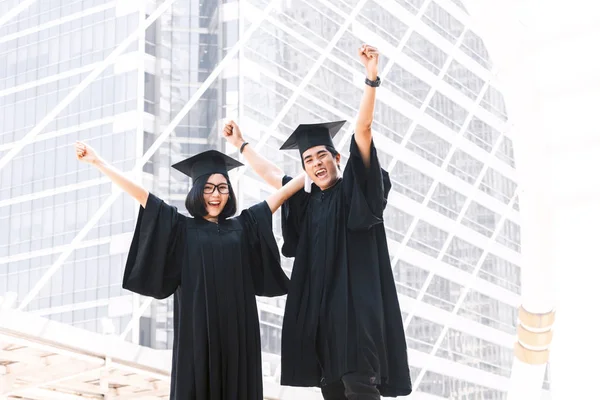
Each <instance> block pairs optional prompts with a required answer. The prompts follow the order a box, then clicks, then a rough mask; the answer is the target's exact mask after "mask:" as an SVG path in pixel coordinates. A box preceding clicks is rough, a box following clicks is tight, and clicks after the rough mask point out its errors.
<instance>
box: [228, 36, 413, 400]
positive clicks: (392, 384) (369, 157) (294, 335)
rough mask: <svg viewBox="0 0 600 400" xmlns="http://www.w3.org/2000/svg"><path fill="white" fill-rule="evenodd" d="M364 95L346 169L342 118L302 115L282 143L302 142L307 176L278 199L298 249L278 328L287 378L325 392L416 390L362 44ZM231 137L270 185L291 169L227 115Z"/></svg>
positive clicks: (288, 246) (289, 251) (374, 61)
mask: <svg viewBox="0 0 600 400" xmlns="http://www.w3.org/2000/svg"><path fill="white" fill-rule="evenodd" d="M359 57H360V59H361V61H362V63H363V64H364V65H365V67H366V70H367V78H366V80H365V88H364V93H363V98H362V101H361V104H360V109H359V114H358V117H357V122H356V129H355V134H354V136H353V137H352V141H351V144H350V156H349V160H348V163H347V165H346V167H345V169H344V171H343V174H342V172H341V171H340V167H339V165H340V154H339V153H338V152H337V151H336V150H335V148H334V146H333V141H332V137H333V136H334V135H335V134H336V133H337V132H338V131H339V130H340V129H341V127H342V126H343V124H344V122H345V121H338V122H331V123H323V124H303V125H300V126H298V128H297V129H296V131H295V132H294V133H293V134H292V135H291V136H290V138H289V139H288V140H287V141H286V142H285V143H284V145H283V146H282V149H284V150H287V149H298V150H299V152H300V156H301V158H302V164H303V168H304V170H305V171H306V173H307V176H308V177H309V178H310V179H311V181H312V182H314V183H312V184H311V186H310V193H307V191H308V187H307V191H300V192H298V193H296V195H294V196H293V197H292V198H290V199H289V200H288V201H287V202H286V203H284V206H283V208H282V232H283V237H284V244H283V249H282V253H283V254H284V255H285V256H287V257H295V258H296V259H295V262H294V269H293V273H292V277H291V283H290V288H289V294H288V297H287V303H286V309H285V315H284V320H283V333H282V354H281V357H282V359H281V363H282V375H281V383H282V384H283V385H290V386H319V387H321V390H322V393H323V397H324V398H325V399H355V400H359V399H360V400H362V399H379V398H380V395H383V396H390V397H394V396H405V395H408V394H410V393H411V390H412V387H411V381H410V375H409V368H408V361H407V352H406V341H405V336H404V329H403V325H402V316H401V313H400V307H399V304H398V297H397V293H396V286H395V283H394V278H393V274H392V270H391V265H390V257H389V252H388V248H387V241H386V237H385V229H384V225H383V211H384V208H385V206H386V203H387V195H388V193H389V190H390V188H391V183H390V179H389V176H388V173H387V172H386V171H384V170H383V169H381V167H380V165H379V160H378V158H377V152H376V150H375V147H374V145H373V141H372V135H371V123H372V120H373V112H374V105H375V92H376V87H378V86H379V84H380V79H379V78H378V76H377V67H378V52H377V49H375V48H373V47H371V46H362V47H361V48H360V49H359ZM225 136H226V138H227V140H228V141H229V142H230V143H232V144H234V145H236V146H237V147H239V148H240V150H241V151H242V154H243V155H244V156H245V158H246V160H247V161H248V163H249V164H250V166H251V167H252V168H253V169H254V170H255V171H256V172H257V173H258V174H259V175H260V176H261V177H262V178H263V179H265V180H266V181H267V182H268V183H269V184H270V185H271V186H273V187H275V188H279V187H281V186H282V185H283V184H285V183H286V182H288V181H289V180H290V179H291V178H290V177H289V176H286V175H284V174H283V172H282V171H281V170H280V169H279V168H278V167H277V166H275V165H274V164H272V163H271V162H270V161H268V160H266V159H265V158H263V157H262V156H260V155H259V154H257V153H256V152H255V151H254V150H253V149H252V147H251V146H250V145H248V143H247V142H245V141H244V140H243V138H242V136H241V132H240V131H239V128H237V126H235V124H231V129H230V130H229V131H228V132H226V133H225Z"/></svg>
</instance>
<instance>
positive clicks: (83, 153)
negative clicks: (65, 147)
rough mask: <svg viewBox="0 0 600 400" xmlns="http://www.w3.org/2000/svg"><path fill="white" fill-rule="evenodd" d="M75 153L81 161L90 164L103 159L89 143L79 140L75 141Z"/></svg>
mask: <svg viewBox="0 0 600 400" xmlns="http://www.w3.org/2000/svg"><path fill="white" fill-rule="evenodd" d="M75 154H76V155H77V159H78V160H79V161H83V162H86V163H88V164H98V163H99V161H101V159H100V157H98V155H97V154H96V151H95V150H94V148H93V147H92V146H90V145H89V144H85V143H83V142H80V141H77V142H75Z"/></svg>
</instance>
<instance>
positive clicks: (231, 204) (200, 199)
mask: <svg viewBox="0 0 600 400" xmlns="http://www.w3.org/2000/svg"><path fill="white" fill-rule="evenodd" d="M211 175H213V174H206V175H202V176H200V177H199V178H198V179H197V180H196V182H195V183H194V185H193V186H192V188H191V189H190V192H189V193H188V195H187V197H186V198H185V208H187V210H188V212H189V213H190V215H191V216H192V217H194V218H202V217H204V216H205V215H206V214H208V212H207V211H206V204H205V203H204V186H205V185H206V182H208V178H210V176H211ZM223 176H224V177H225V179H227V184H228V185H229V199H228V200H227V204H225V207H223V211H221V214H220V215H219V219H222V218H223V219H224V218H229V217H232V216H234V215H235V213H236V212H237V199H236V198H235V193H234V192H233V188H232V187H231V181H230V180H229V176H227V175H223ZM215 190H217V189H215Z"/></svg>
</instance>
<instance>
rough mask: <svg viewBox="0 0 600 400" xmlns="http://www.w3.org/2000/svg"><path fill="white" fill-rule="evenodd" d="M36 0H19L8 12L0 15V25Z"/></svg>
mask: <svg viewBox="0 0 600 400" xmlns="http://www.w3.org/2000/svg"><path fill="white" fill-rule="evenodd" d="M35 1H36V0H19V4H17V5H16V6H15V7H14V8H12V9H11V10H10V11H9V12H7V13H6V14H4V15H3V16H2V17H0V26H2V25H4V24H6V23H7V22H8V21H10V20H11V19H13V18H14V17H16V16H17V15H19V14H20V13H21V12H22V11H24V10H25V9H26V8H27V7H29V6H30V5H32V4H33V3H35Z"/></svg>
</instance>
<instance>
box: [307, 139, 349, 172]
mask: <svg viewBox="0 0 600 400" xmlns="http://www.w3.org/2000/svg"><path fill="white" fill-rule="evenodd" d="M325 149H326V150H327V151H328V152H330V153H331V155H332V156H333V158H336V157H337V156H338V154H340V153H339V152H338V151H337V150H336V149H335V148H334V147H332V146H327V145H325ZM300 158H302V169H304V170H305V169H306V168H305V167H304V158H303V157H300Z"/></svg>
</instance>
